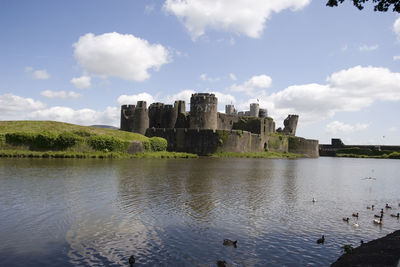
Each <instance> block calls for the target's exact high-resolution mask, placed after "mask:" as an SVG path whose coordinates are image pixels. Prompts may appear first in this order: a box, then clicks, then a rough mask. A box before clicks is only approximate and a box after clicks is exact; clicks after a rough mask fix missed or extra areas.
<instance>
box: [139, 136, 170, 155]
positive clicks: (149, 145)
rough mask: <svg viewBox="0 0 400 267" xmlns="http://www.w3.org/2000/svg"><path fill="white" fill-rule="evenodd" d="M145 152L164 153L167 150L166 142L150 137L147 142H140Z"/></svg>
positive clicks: (159, 138)
mask: <svg viewBox="0 0 400 267" xmlns="http://www.w3.org/2000/svg"><path fill="white" fill-rule="evenodd" d="M142 144H143V147H144V150H145V151H154V152H156V151H166V150H167V146H168V143H167V140H165V139H164V138H161V137H151V138H149V139H148V140H145V141H142Z"/></svg>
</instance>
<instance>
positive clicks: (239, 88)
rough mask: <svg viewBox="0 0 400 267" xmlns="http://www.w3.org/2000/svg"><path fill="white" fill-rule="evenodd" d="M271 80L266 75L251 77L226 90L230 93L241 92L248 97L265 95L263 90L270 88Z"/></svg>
mask: <svg viewBox="0 0 400 267" xmlns="http://www.w3.org/2000/svg"><path fill="white" fill-rule="evenodd" d="M271 84H272V79H271V77H269V76H268V75H264V74H263V75H258V76H253V77H251V78H250V79H249V80H248V81H246V82H244V83H243V84H239V85H237V84H234V85H232V86H231V87H230V88H229V89H228V90H229V91H231V92H243V93H246V94H247V95H250V96H255V95H265V94H266V92H265V90H264V89H267V88H269V87H271Z"/></svg>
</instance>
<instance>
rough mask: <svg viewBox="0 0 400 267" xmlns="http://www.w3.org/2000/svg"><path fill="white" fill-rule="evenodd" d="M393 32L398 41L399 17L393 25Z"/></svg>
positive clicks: (399, 33) (399, 35)
mask: <svg viewBox="0 0 400 267" xmlns="http://www.w3.org/2000/svg"><path fill="white" fill-rule="evenodd" d="M393 32H394V33H395V34H396V35H397V38H399V39H400V17H399V18H397V19H396V21H395V22H394V23H393Z"/></svg>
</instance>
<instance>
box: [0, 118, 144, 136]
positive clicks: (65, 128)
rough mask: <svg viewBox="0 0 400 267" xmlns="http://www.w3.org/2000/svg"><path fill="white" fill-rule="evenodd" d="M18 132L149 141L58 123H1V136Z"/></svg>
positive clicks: (123, 134)
mask: <svg viewBox="0 0 400 267" xmlns="http://www.w3.org/2000/svg"><path fill="white" fill-rule="evenodd" d="M17 132H24V133H32V134H39V133H43V132H51V133H54V134H61V133H64V132H69V133H74V134H76V135H78V136H92V135H100V136H102V135H106V136H108V137H114V138H118V139H121V140H124V141H132V140H137V141H144V140H148V138H147V137H146V136H144V135H141V134H138V133H130V132H125V131H119V130H114V129H106V128H97V127H89V126H80V125H75V124H70V123H64V122H57V121H0V134H3V135H4V134H6V133H17Z"/></svg>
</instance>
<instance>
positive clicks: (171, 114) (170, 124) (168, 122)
mask: <svg viewBox="0 0 400 267" xmlns="http://www.w3.org/2000/svg"><path fill="white" fill-rule="evenodd" d="M176 117H177V113H175V110H174V107H173V106H172V105H164V108H163V117H162V120H161V126H162V128H174V127H175V122H176Z"/></svg>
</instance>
